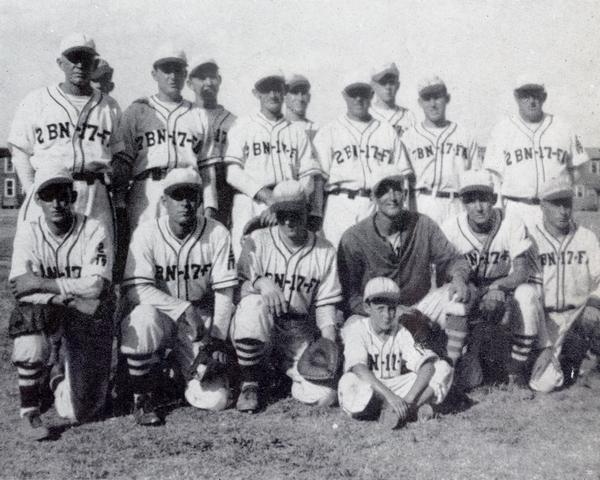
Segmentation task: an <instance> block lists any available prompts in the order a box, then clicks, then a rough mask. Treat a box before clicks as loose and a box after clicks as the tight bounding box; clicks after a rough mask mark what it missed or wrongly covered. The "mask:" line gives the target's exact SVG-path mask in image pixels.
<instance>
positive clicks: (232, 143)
mask: <svg viewBox="0 0 600 480" xmlns="http://www.w3.org/2000/svg"><path fill="white" fill-rule="evenodd" d="M252 93H253V94H254V96H255V97H256V98H257V100H258V102H259V104H260V110H259V112H257V113H255V114H252V115H247V116H244V117H240V118H239V119H238V120H237V121H236V123H235V124H234V125H233V127H232V128H231V130H230V131H229V145H228V146H227V152H226V157H225V162H226V165H227V182H228V183H229V184H230V185H231V186H232V187H233V188H234V189H235V191H236V193H235V195H234V197H233V207H232V225H231V238H232V242H233V252H234V253H235V256H236V258H239V256H240V253H241V250H242V243H241V239H242V236H243V235H244V229H245V227H246V224H247V223H248V222H249V221H250V220H252V219H253V218H255V217H257V216H258V217H259V218H260V222H261V224H262V225H263V226H266V225H274V224H275V223H276V219H275V215H274V213H273V211H272V209H271V205H272V203H273V198H272V197H273V188H274V187H275V186H276V185H277V184H278V183H280V182H282V181H284V180H298V181H300V182H301V183H302V185H303V188H304V191H305V192H306V194H307V195H310V194H311V193H312V191H313V188H314V181H313V176H315V175H320V173H321V167H320V165H319V163H318V161H317V160H316V159H315V158H314V156H313V155H312V150H311V144H310V141H309V139H308V136H307V135H306V132H305V130H304V128H303V127H302V125H300V124H298V123H292V122H290V121H289V120H288V119H286V118H285V117H284V115H283V111H282V109H283V100H284V96H285V78H284V76H283V73H281V72H280V71H278V70H274V71H271V70H269V71H267V72H265V73H262V74H260V75H259V77H258V79H257V80H256V82H255V83H254V89H253V90H252Z"/></svg>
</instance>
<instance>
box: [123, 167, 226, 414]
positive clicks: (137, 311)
mask: <svg viewBox="0 0 600 480" xmlns="http://www.w3.org/2000/svg"><path fill="white" fill-rule="evenodd" d="M161 185H162V187H163V195H162V197H161V203H162V206H163V208H164V210H165V211H166V215H163V216H161V217H160V218H158V219H151V220H149V221H147V222H145V223H143V224H141V225H140V226H139V228H138V229H137V230H136V231H135V232H134V234H133V238H132V241H131V244H130V248H129V256H128V257H127V265H126V267H125V275H124V280H123V284H122V288H123V290H124V295H125V297H126V301H127V302H128V305H129V313H128V315H126V316H125V318H124V319H123V321H122V323H121V353H122V354H123V355H124V356H125V357H126V358H127V365H128V369H129V380H130V385H131V389H132V390H133V394H134V419H135V421H136V423H138V424H139V425H144V426H152V425H158V424H160V423H162V420H161V419H160V418H159V416H158V415H157V413H156V405H155V392H156V388H157V380H158V378H157V369H156V368H155V367H156V364H157V363H158V362H160V361H161V360H162V354H161V353H162V352H164V350H165V349H166V348H170V349H172V351H173V352H174V356H175V359H176V360H177V363H178V365H179V369H180V371H181V374H182V375H183V378H184V379H185V398H186V400H187V401H188V402H189V403H190V404H191V405H192V406H194V407H197V408H202V409H205V410H222V409H224V408H225V407H226V405H227V401H228V398H229V381H228V379H227V376H226V366H227V364H228V358H227V357H228V356H227V349H226V346H225V340H226V338H227V332H228V330H229V322H230V319H231V315H232V311H233V305H232V297H233V287H235V286H236V285H237V272H236V270H235V261H234V258H233V253H232V251H231V241H230V236H229V232H228V231H227V229H226V228H225V227H224V226H223V225H221V224H220V223H219V222H217V221H215V220H213V219H211V218H206V217H204V216H203V215H202V214H201V213H200V214H199V213H198V211H200V212H201V208H202V180H201V177H200V175H199V174H198V172H197V170H196V169H195V168H194V167H187V168H174V169H172V170H171V171H169V173H168V174H167V176H166V177H165V179H164V182H161Z"/></svg>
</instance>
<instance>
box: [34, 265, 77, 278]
mask: <svg viewBox="0 0 600 480" xmlns="http://www.w3.org/2000/svg"><path fill="white" fill-rule="evenodd" d="M40 273H41V275H42V278H63V277H66V278H80V277H81V267H80V266H78V265H69V266H66V267H65V269H64V271H60V270H59V269H58V268H56V267H51V266H44V265H41V264H40Z"/></svg>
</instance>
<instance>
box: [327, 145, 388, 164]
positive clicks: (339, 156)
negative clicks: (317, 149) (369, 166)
mask: <svg viewBox="0 0 600 480" xmlns="http://www.w3.org/2000/svg"><path fill="white" fill-rule="evenodd" d="M361 155H362V156H364V157H365V158H366V159H371V158H372V159H375V160H377V161H379V162H380V163H392V162H393V157H392V150H391V149H389V148H380V147H378V146H377V145H366V146H365V148H361V147H360V146H359V145H345V146H343V147H341V149H340V150H334V151H333V159H334V161H335V162H336V163H343V162H344V161H346V160H352V159H355V158H358V157H359V156H361Z"/></svg>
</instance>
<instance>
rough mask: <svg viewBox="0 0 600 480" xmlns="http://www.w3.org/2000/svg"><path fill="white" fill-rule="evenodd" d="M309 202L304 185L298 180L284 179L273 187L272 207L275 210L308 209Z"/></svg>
mask: <svg viewBox="0 0 600 480" xmlns="http://www.w3.org/2000/svg"><path fill="white" fill-rule="evenodd" d="M307 203H308V202H307V200H306V194H305V193H304V190H303V189H302V185H300V182H297V181H296V180H284V181H283V182H280V183H278V184H277V185H276V186H275V188H274V189H273V203H272V204H271V209H272V210H273V211H274V212H281V211H284V212H290V211H291V212H298V211H300V212H302V211H304V210H306V206H307Z"/></svg>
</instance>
